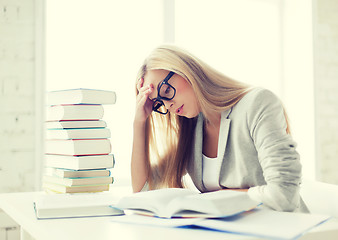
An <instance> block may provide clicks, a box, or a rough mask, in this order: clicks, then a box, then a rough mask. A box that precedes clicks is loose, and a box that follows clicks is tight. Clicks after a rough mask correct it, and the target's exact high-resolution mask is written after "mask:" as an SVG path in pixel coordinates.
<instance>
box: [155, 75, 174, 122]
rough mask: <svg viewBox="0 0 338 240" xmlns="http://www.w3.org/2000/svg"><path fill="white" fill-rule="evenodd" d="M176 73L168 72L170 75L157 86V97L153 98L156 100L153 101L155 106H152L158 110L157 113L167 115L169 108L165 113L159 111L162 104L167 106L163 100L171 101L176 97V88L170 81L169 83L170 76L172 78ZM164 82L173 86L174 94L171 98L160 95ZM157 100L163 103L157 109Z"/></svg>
mask: <svg viewBox="0 0 338 240" xmlns="http://www.w3.org/2000/svg"><path fill="white" fill-rule="evenodd" d="M174 74H175V73H174V72H172V71H170V72H169V73H168V75H167V76H166V77H165V78H164V79H163V81H162V82H161V84H160V85H158V86H157V97H156V98H154V99H152V100H153V101H154V102H153V107H152V109H153V111H155V112H157V113H160V114H163V115H166V114H167V113H168V109H167V111H166V112H165V113H164V112H160V111H158V109H159V108H160V107H162V106H165V105H164V102H163V101H162V100H166V101H170V100H172V99H173V98H174V97H175V95H176V89H175V88H174V87H173V86H172V85H171V84H170V83H168V81H169V80H170V78H171V77H172V76H173V75H174ZM164 84H166V85H168V86H169V87H171V88H172V89H173V90H174V95H173V96H172V97H171V98H167V97H162V96H161V95H160V89H161V87H162V86H163V85H164ZM156 102H159V103H160V104H161V105H160V107H158V108H156V109H155V104H156Z"/></svg>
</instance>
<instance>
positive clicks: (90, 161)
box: [45, 154, 115, 170]
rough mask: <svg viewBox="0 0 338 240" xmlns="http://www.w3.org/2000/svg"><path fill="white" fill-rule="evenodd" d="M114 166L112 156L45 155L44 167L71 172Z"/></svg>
mask: <svg viewBox="0 0 338 240" xmlns="http://www.w3.org/2000/svg"><path fill="white" fill-rule="evenodd" d="M114 164H115V159H114V155H113V154H108V155H89V156H66V155H49V154H46V155H45V166H46V167H52V168H65V169H72V170H84V169H101V168H113V167H114Z"/></svg>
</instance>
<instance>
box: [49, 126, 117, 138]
mask: <svg viewBox="0 0 338 240" xmlns="http://www.w3.org/2000/svg"><path fill="white" fill-rule="evenodd" d="M110 137H111V134H110V130H109V129H108V128H74V129H47V131H46V139H93V138H110Z"/></svg>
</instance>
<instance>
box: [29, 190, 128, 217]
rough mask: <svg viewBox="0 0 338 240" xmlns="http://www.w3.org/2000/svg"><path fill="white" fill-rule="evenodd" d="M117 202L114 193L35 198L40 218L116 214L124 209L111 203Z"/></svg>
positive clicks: (37, 213)
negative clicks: (113, 206) (119, 208)
mask: <svg viewBox="0 0 338 240" xmlns="http://www.w3.org/2000/svg"><path fill="white" fill-rule="evenodd" d="M112 202H116V198H115V197H114V196H113V194H112V193H109V192H102V193H81V194H80V193H79V194H41V195H38V196H37V197H36V198H35V199H34V209H35V214H36V217H37V218H38V219H48V218H72V217H93V216H96V217H98V216H114V215H121V214H123V212H122V211H120V210H117V209H114V208H111V207H110V206H109V205H111V204H112Z"/></svg>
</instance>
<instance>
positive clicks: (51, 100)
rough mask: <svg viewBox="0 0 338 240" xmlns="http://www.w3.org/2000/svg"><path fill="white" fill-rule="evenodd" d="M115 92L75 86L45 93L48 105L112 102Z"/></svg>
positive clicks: (114, 98)
mask: <svg viewBox="0 0 338 240" xmlns="http://www.w3.org/2000/svg"><path fill="white" fill-rule="evenodd" d="M115 102H116V93H115V92H114V91H107V90H98V89H88V88H77V89H66V90H59V91H51V92H48V93H47V104H48V105H60V104H81V103H83V104H114V103H115Z"/></svg>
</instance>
